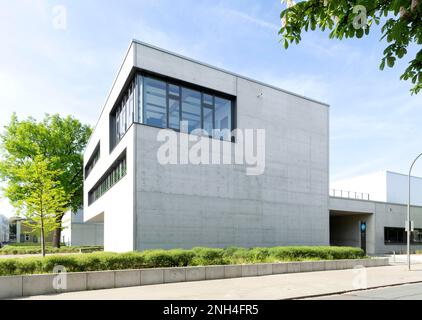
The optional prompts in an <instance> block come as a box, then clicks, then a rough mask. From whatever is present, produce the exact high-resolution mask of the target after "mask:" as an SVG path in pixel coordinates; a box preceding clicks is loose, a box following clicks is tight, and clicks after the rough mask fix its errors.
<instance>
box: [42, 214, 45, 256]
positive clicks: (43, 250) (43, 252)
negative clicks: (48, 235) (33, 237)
mask: <svg viewBox="0 0 422 320" xmlns="http://www.w3.org/2000/svg"><path fill="white" fill-rule="evenodd" d="M41 254H42V256H43V257H45V234H44V220H43V218H41Z"/></svg>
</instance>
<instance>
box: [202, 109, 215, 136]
mask: <svg viewBox="0 0 422 320" xmlns="http://www.w3.org/2000/svg"><path fill="white" fill-rule="evenodd" d="M213 129H214V110H213V109H211V108H205V107H204V130H205V131H206V133H207V135H208V136H210V137H211V136H212V130H213Z"/></svg>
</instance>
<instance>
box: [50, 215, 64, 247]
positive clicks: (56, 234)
mask: <svg viewBox="0 0 422 320" xmlns="http://www.w3.org/2000/svg"><path fill="white" fill-rule="evenodd" d="M63 216H64V214H63V213H57V216H56V223H57V225H58V226H59V227H57V228H56V229H54V231H53V248H58V249H60V246H61V243H62V241H61V237H62V220H63Z"/></svg>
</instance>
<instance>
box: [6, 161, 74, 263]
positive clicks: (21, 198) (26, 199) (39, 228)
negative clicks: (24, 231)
mask: <svg viewBox="0 0 422 320" xmlns="http://www.w3.org/2000/svg"><path fill="white" fill-rule="evenodd" d="M51 160H52V161H55V160H56V159H54V158H52V159H51ZM49 166H50V163H49V160H47V159H45V158H44V157H43V156H42V155H36V156H34V157H33V158H30V157H28V158H26V159H23V160H22V161H20V163H19V166H13V167H12V168H10V172H11V173H13V176H14V177H15V179H14V180H13V181H10V183H9V184H8V186H7V187H6V188H5V189H4V194H5V195H6V196H7V197H8V198H9V199H10V203H11V204H12V205H13V206H14V207H15V208H17V210H18V215H19V216H20V217H22V218H24V222H23V223H24V224H25V225H26V226H27V227H29V228H30V229H31V230H32V232H33V233H35V234H37V235H39V236H40V239H41V252H42V255H43V256H45V237H46V235H47V234H50V233H51V232H53V231H54V230H56V229H57V228H61V224H60V223H58V222H57V219H56V216H57V214H58V210H62V213H63V214H64V212H65V211H66V206H67V204H68V203H69V201H70V195H69V194H66V192H65V190H64V188H63V187H62V186H61V184H60V182H59V181H58V180H57V177H59V176H60V175H61V174H62V172H60V170H51V169H49ZM58 208H59V209H58Z"/></svg>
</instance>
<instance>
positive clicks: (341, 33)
mask: <svg viewBox="0 0 422 320" xmlns="http://www.w3.org/2000/svg"><path fill="white" fill-rule="evenodd" d="M283 2H287V9H286V10H284V11H283V12H282V13H281V19H282V21H283V26H282V28H281V29H280V32H279V33H280V34H281V35H282V36H283V41H284V47H285V48H286V49H287V48H288V47H289V44H291V43H293V42H295V43H299V42H300V40H301V33H302V31H303V30H304V31H308V30H316V29H317V28H318V29H320V30H322V31H325V30H330V31H331V32H330V35H329V37H330V39H333V38H336V39H340V40H341V39H343V38H362V37H364V36H365V35H368V34H369V32H370V30H371V28H372V27H373V26H374V25H379V24H380V23H383V26H382V28H381V32H382V38H381V40H386V41H387V43H388V46H387V47H386V49H385V50H384V52H383V58H382V61H381V65H380V69H381V70H383V69H384V68H385V66H386V65H387V66H388V67H390V68H392V67H393V66H394V65H395V63H396V61H397V59H401V58H403V57H404V56H406V55H407V53H408V47H409V45H411V44H412V43H413V44H416V45H421V44H422V5H421V3H422V0H352V1H349V0H307V1H301V2H298V3H294V2H293V1H290V0H288V1H286V0H283ZM421 70H422V49H421V50H419V51H418V52H417V54H416V56H415V57H414V59H412V60H411V61H410V62H409V66H408V67H407V68H406V70H405V71H404V73H403V74H402V76H401V79H402V80H409V81H411V82H412V83H413V88H412V89H411V92H412V94H417V93H418V92H419V91H420V90H421V89H422V71H421Z"/></svg>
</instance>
